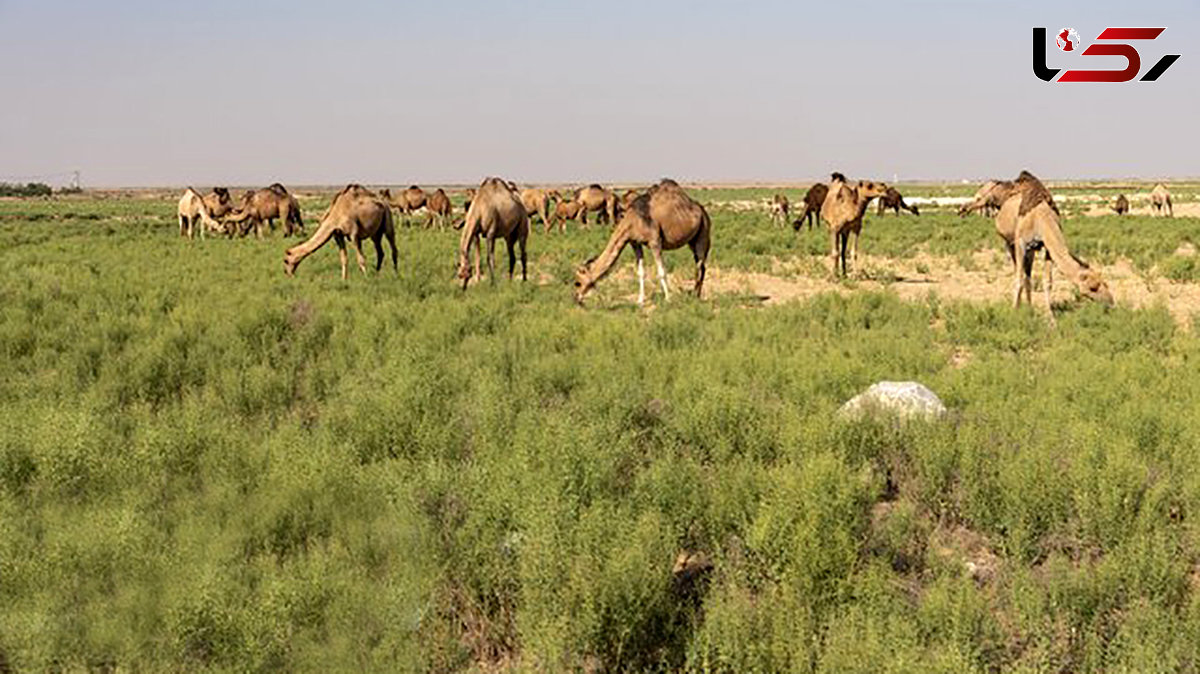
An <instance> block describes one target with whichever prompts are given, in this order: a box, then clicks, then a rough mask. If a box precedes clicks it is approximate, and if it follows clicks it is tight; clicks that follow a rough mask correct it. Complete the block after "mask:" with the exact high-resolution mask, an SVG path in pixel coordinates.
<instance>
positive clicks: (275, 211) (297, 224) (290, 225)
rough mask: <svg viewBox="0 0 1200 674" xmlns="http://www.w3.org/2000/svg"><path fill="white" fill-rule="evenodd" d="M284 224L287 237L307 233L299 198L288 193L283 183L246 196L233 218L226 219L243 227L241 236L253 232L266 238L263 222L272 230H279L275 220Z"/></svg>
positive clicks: (247, 193) (243, 196)
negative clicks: (251, 230)
mask: <svg viewBox="0 0 1200 674" xmlns="http://www.w3.org/2000/svg"><path fill="white" fill-rule="evenodd" d="M276 218H279V219H280V220H282V221H283V235H284V236H291V235H292V234H293V233H295V234H301V233H303V232H304V220H303V218H302V217H301V215H300V204H299V203H298V202H297V201H296V197H294V196H292V195H291V194H289V193H288V191H287V188H285V187H284V186H283V185H280V184H279V183H274V184H272V185H271V186H270V187H265V188H263V189H261V190H253V191H249V192H246V193H245V194H243V195H242V202H241V205H240V206H238V208H237V209H235V210H234V213H233V215H230V216H229V217H228V218H226V219H225V222H227V223H230V224H241V225H242V227H241V235H242V236H246V235H247V234H249V233H250V229H251V228H253V229H254V235H255V236H256V237H257V238H259V239H261V238H262V226H263V222H264V221H265V222H266V223H267V227H268V228H270V229H271V230H274V229H275V219H276Z"/></svg>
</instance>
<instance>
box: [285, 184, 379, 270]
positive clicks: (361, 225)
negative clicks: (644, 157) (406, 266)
mask: <svg viewBox="0 0 1200 674" xmlns="http://www.w3.org/2000/svg"><path fill="white" fill-rule="evenodd" d="M385 237H386V238H387V242H388V245H389V246H390V247H391V249H392V269H393V270H395V271H396V272H397V273H399V265H398V263H397V261H396V228H395V225H394V224H393V222H392V209H391V208H390V207H389V205H388V204H387V202H385V201H383V200H382V199H380V198H379V197H377V196H376V195H375V193H374V192H372V191H370V190H368V189H367V188H365V187H363V186H362V185H354V184H351V185H347V186H346V187H344V188H343V189H342V191H341V192H338V194H337V196H335V197H334V198H333V203H331V204H330V205H329V210H328V211H326V212H325V215H324V216H323V217H322V218H321V224H320V226H319V227H317V231H316V232H314V233H313V235H312V237H311V238H309V240H308V241H305V242H304V243H301V244H298V245H295V246H292V247H291V248H289V249H287V252H285V253H284V254H283V271H284V273H285V274H287V275H288V276H293V275H294V274H295V273H296V267H298V266H299V265H300V263H301V262H302V261H303V260H304V258H306V257H308V256H309V255H312V254H313V253H314V252H316V251H317V249H318V248H320V247H321V246H324V245H325V244H326V243H327V242H328V241H329V239H330V238H332V239H333V240H334V241H335V242H336V243H337V245H338V255H339V257H340V258H341V261H342V280H343V281H345V280H346V278H347V276H346V266H347V265H346V263H347V260H346V239H350V243H352V244H354V252H355V254H356V255H357V256H358V268H359V269H361V270H362V272H363V274H366V273H367V258H366V256H364V255H363V252H362V242H363V240H364V239H370V240H371V241H373V242H374V243H375V271H379V269H380V267H382V266H383V239H384V238H385Z"/></svg>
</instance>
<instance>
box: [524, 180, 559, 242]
mask: <svg viewBox="0 0 1200 674" xmlns="http://www.w3.org/2000/svg"><path fill="white" fill-rule="evenodd" d="M520 197H521V205H523V206H524V207H525V212H526V213H527V214H529V226H530V227H533V216H535V215H536V216H538V217H539V218H541V219H542V227H543V228H545V230H546V231H547V232H548V231H550V203H551V201H552V200H553V197H552V193H551V192H548V191H546V190H539V189H533V188H530V189H524V190H521V193H520Z"/></svg>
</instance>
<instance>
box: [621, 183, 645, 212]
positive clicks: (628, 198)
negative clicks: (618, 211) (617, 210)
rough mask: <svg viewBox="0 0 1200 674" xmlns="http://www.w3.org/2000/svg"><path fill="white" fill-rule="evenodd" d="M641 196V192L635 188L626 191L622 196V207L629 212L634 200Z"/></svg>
mask: <svg viewBox="0 0 1200 674" xmlns="http://www.w3.org/2000/svg"><path fill="white" fill-rule="evenodd" d="M640 194H641V193H640V192H638V191H637V190H635V189H633V188H630V189H627V190H625V193H624V194H622V195H621V207H622V208H624V209H625V210H629V208H630V207H631V206H633V200H634V199H637V198H638V196H639V195H640Z"/></svg>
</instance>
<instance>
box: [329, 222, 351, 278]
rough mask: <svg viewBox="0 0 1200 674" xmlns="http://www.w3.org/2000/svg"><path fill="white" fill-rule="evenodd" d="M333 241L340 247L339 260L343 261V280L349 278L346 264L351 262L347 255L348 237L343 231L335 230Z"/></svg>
mask: <svg viewBox="0 0 1200 674" xmlns="http://www.w3.org/2000/svg"><path fill="white" fill-rule="evenodd" d="M333 241H334V243H336V244H337V247H338V260H340V261H341V263H342V280H343V281H345V280H346V279H347V277H346V265H347V263H348V262H349V260H348V259H347V257H346V237H345V236H344V235H343V234H342V233H341V232H335V233H334V235H333Z"/></svg>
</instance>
